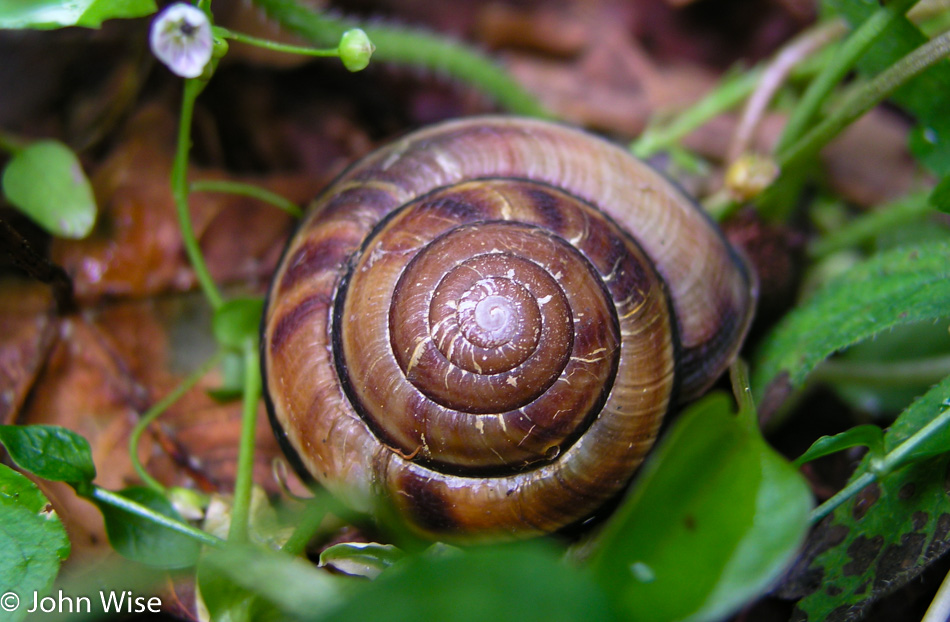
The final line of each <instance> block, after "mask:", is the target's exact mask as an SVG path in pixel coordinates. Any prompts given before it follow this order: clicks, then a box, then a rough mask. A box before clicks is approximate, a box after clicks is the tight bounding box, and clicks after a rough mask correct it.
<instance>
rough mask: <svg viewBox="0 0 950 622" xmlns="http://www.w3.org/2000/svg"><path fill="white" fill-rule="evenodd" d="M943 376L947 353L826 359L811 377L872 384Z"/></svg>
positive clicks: (949, 371)
mask: <svg viewBox="0 0 950 622" xmlns="http://www.w3.org/2000/svg"><path fill="white" fill-rule="evenodd" d="M947 376H950V355H943V356H931V357H927V358H920V359H908V360H906V361H888V362H881V363H877V362H867V361H848V360H829V361H825V362H824V363H822V364H821V365H819V366H818V367H816V368H815V371H814V372H812V380H814V381H818V382H828V383H840V382H844V383H856V384H861V385H864V386H874V387H906V386H913V385H919V384H933V383H936V382H940V381H941V380H943V379H944V378H946V377H947Z"/></svg>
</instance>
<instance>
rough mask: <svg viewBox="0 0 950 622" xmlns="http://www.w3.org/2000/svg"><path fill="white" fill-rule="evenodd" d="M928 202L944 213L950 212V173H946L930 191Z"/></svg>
mask: <svg viewBox="0 0 950 622" xmlns="http://www.w3.org/2000/svg"><path fill="white" fill-rule="evenodd" d="M928 202H929V203H930V205H933V206H934V207H935V208H937V209H938V210H940V211H941V212H943V213H944V214H950V175H944V177H943V179H941V180H940V182H939V183H938V184H937V186H936V187H935V188H934V189H933V192H931V193H930V198H929V199H928Z"/></svg>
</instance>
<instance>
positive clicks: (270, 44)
mask: <svg viewBox="0 0 950 622" xmlns="http://www.w3.org/2000/svg"><path fill="white" fill-rule="evenodd" d="M214 34H215V36H218V37H221V38H224V39H231V40H232V41H237V42H238V43H246V44H248V45H254V46H257V47H259V48H264V49H266V50H274V51H275V52H286V53H288V54H300V55H302V56H321V57H326V56H339V55H340V53H339V50H338V49H337V48H336V47H332V48H324V49H319V48H308V47H305V46H302V45H288V44H286V43H280V42H278V41H271V40H270V39H261V38H260V37H252V36H251V35H246V34H243V33H240V32H234V31H233V30H228V29H227V28H224V27H223V26H215V27H214ZM340 34H341V35H342V34H343V33H342V32H341V33H340ZM337 38H339V37H337Z"/></svg>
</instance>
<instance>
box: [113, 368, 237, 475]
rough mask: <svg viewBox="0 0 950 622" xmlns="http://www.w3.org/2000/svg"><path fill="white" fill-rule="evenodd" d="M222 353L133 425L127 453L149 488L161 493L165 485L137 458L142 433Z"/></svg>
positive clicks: (197, 379)
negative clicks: (150, 473)
mask: <svg viewBox="0 0 950 622" xmlns="http://www.w3.org/2000/svg"><path fill="white" fill-rule="evenodd" d="M223 354H224V353H223V351H219V352H217V353H216V354H215V355H214V356H212V357H211V358H209V359H208V360H207V361H205V362H204V364H202V365H201V367H199V368H198V369H196V370H195V371H194V372H192V373H191V375H189V376H188V377H187V378H185V379H184V380H183V381H182V382H181V383H180V384H179V385H178V386H177V387H175V388H174V389H173V390H172V391H171V392H169V393H168V395H166V396H165V397H163V398H162V399H161V400H159V401H158V402H157V403H156V404H155V405H154V406H152V407H151V408H149V409H148V410H147V411H146V412H145V414H143V415H142V416H141V418H139V420H138V423H136V424H135V427H134V428H132V434H131V435H130V436H129V455H130V456H131V458H132V467H133V468H134V469H135V472H136V473H138V476H139V478H141V480H142V482H144V483H145V485H146V486H148V487H149V488H152V489H154V490H157V491H158V492H160V493H162V494H164V493H165V487H164V486H163V485H162V484H161V483H159V481H158V480H156V479H155V478H154V477H152V476H151V475H149V473H148V471H147V470H146V469H145V467H144V466H143V465H142V462H141V460H139V451H138V449H139V441H140V440H141V438H142V434H143V433H144V432H145V430H146V429H148V426H149V425H150V424H151V423H152V422H153V421H154V420H155V419H156V418H157V417H158V416H159V415H161V414H162V413H164V412H165V411H166V410H168V407H169V406H171V405H172V404H174V403H175V402H177V401H178V400H179V399H181V396H182V395H184V394H185V393H186V392H187V391H188V390H190V389H191V388H192V387H193V386H195V385H196V384H197V383H198V381H199V380H201V379H202V378H203V377H204V376H205V374H207V373H208V371H210V370H211V368H212V367H214V366H215V365H217V364H218V362H219V361H220V360H221V357H222V355H223Z"/></svg>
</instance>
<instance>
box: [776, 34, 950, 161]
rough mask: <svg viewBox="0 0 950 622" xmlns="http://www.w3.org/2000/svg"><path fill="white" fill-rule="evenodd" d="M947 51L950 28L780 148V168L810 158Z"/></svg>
mask: <svg viewBox="0 0 950 622" xmlns="http://www.w3.org/2000/svg"><path fill="white" fill-rule="evenodd" d="M948 53H950V32H948V33H944V34H942V35H940V36H939V37H936V38H934V39H931V40H930V41H928V42H927V43H925V44H923V45H921V46H920V47H918V48H917V49H915V50H914V51H913V52H911V53H909V54H907V55H906V56H904V57H903V58H902V59H900V60H899V61H897V62H896V63H894V64H893V65H891V66H890V67H888V68H887V69H885V70H884V71H882V72H881V73H880V74H878V75H877V76H875V77H874V79H872V80H871V81H870V82H867V83H865V84H862V85H861V86H859V87H857V89H856V90H855V91H853V92H852V93H851V96H849V97H848V98H847V100H846V101H845V102H844V103H843V104H842V105H841V106H839V107H838V108H837V109H836V110H835V111H834V112H832V113H831V114H830V115H828V117H827V118H826V119H825V120H824V121H822V122H821V123H819V124H818V126H817V127H815V128H814V129H813V130H812V131H810V132H809V133H808V134H806V135H805V136H804V137H802V138H801V139H800V140H798V141H797V142H795V143H794V144H793V145H792V146H791V147H789V148H788V149H785V150H782V151H780V152H779V153H778V154H777V155H776V160H777V161H778V164H779V166H780V167H781V168H783V169H784V168H792V167H794V166H795V165H797V164H799V163H800V162H802V161H803V160H805V159H807V158H810V157H811V156H813V155H814V154H815V153H817V152H818V151H819V150H820V149H821V148H822V147H824V146H825V145H826V144H827V143H828V142H829V141H831V139H833V138H834V137H835V136H837V135H838V134H839V133H840V132H841V131H842V130H843V129H844V128H846V127H847V126H848V125H850V124H851V122H853V121H854V120H855V119H857V118H858V117H860V116H861V115H863V114H864V113H865V112H867V111H868V110H870V109H871V108H873V107H874V106H876V105H878V104H879V103H881V101H883V100H884V98H885V97H887V96H888V95H890V94H891V93H892V92H893V91H894V89H896V88H897V87H899V86H901V85H902V84H905V83H906V82H907V81H908V80H910V79H911V78H913V77H914V76H916V75H918V74H919V73H920V72H922V71H923V70H924V69H927V68H928V67H930V66H931V65H933V64H935V63H937V62H939V61H941V60H943V59H944V58H945V57H946V56H947V54H948Z"/></svg>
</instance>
